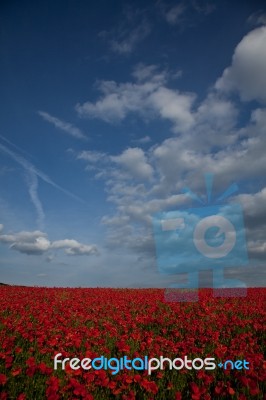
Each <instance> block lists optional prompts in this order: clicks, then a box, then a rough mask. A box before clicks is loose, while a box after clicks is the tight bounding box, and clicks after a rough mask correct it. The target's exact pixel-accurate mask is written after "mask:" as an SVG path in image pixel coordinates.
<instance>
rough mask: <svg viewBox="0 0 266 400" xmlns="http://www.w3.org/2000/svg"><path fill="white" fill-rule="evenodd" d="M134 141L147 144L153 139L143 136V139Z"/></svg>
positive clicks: (134, 140)
mask: <svg viewBox="0 0 266 400" xmlns="http://www.w3.org/2000/svg"><path fill="white" fill-rule="evenodd" d="M132 141H133V142H134V143H139V144H146V143H149V142H151V137H150V136H148V135H146V136H143V137H141V138H139V139H133V140H132Z"/></svg>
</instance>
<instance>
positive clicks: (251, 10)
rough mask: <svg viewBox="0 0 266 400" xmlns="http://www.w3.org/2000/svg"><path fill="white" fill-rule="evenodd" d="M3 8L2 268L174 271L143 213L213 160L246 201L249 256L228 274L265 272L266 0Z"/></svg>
mask: <svg viewBox="0 0 266 400" xmlns="http://www.w3.org/2000/svg"><path fill="white" fill-rule="evenodd" d="M0 8H1V13H0V15H1V16H0V25H1V36H0V55H1V64H0V80H1V83H0V84H1V98H0V101H1V115H0V122H1V132H0V185H1V186H0V187H1V190H0V263H1V267H0V281H2V282H6V283H14V284H23V285H40V286H41V285H47V286H114V287H117V286H127V287H165V286H168V285H169V284H171V283H172V282H173V281H175V280H176V279H177V278H176V276H175V277H173V276H164V275H161V274H160V273H159V272H158V269H157V264H156V248H155V242H154V238H153V231H152V218H153V216H154V214H155V213H157V212H162V211H166V212H167V211H173V210H178V209H185V208H186V207H190V206H191V205H192V204H193V202H192V201H191V200H189V198H188V197H187V196H185V195H184V194H183V193H182V188H183V187H190V188H191V189H192V190H193V191H194V192H196V193H198V194H199V196H204V195H205V182H204V174H205V173H213V174H214V184H213V191H214V194H215V195H217V194H219V193H222V192H223V191H224V190H225V189H226V188H227V187H228V186H229V185H231V184H232V183H234V182H237V184H238V186H239V191H238V193H234V195H233V196H232V197H231V198H230V199H229V202H230V201H232V202H238V203H239V204H240V205H241V207H242V208H243V214H244V222H245V230H246V240H247V248H248V253H249V265H248V266H247V267H245V268H244V267H243V266H241V265H237V266H236V267H235V268H231V269H230V270H228V271H227V276H229V275H230V277H234V278H238V279H240V280H242V281H243V282H245V283H246V284H247V285H248V286H265V260H266V239H265V228H266V208H265V207H266V206H265V204H266V180H265V167H266V158H265V150H266V141H265V137H266V135H265V123H266V108H265V103H266V78H265V67H266V47H265V43H266V7H265V5H264V2H263V1H241V2H240V1H239V2H238V1H236V2H233V3H232V2H229V1H215V2H212V1H199V0H191V1H185V2H175V1H172V2H170V1H169V2H166V1H157V2H154V1H134V2H122V1H117V2H107V1H98V2H87V1H67V2H63V1H57V2H54V1H50V0H48V1H46V2H42V1H26V0H25V1H23V4H22V3H21V2H18V1H10V2H4V3H3V4H1V6H0ZM184 278H185V275H184V274H183V275H182V276H181V277H180V279H181V280H182V279H184ZM200 282H201V285H202V286H210V285H211V273H210V271H209V272H208V271H205V272H203V273H202V272H201V275H200Z"/></svg>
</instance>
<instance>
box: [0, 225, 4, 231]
mask: <svg viewBox="0 0 266 400" xmlns="http://www.w3.org/2000/svg"><path fill="white" fill-rule="evenodd" d="M3 229H4V225H3V224H0V232H2V230H3Z"/></svg>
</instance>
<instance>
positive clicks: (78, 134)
mask: <svg viewBox="0 0 266 400" xmlns="http://www.w3.org/2000/svg"><path fill="white" fill-rule="evenodd" d="M38 114H39V115H40V116H41V117H42V118H43V119H44V120H45V121H47V122H50V123H51V124H53V125H54V126H55V127H56V128H58V129H60V130H61V131H64V132H66V133H68V134H69V135H71V136H73V137H75V138H76V139H87V137H86V136H85V135H84V133H83V132H82V131H81V130H80V129H79V128H77V127H76V126H74V125H72V124H70V123H69V122H66V121H62V120H61V119H59V118H56V117H53V116H52V115H50V114H48V113H47V112H45V111H38Z"/></svg>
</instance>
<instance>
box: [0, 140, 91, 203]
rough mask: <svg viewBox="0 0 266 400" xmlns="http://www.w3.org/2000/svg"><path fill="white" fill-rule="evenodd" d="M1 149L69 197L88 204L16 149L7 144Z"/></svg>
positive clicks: (0, 146) (27, 169) (0, 145)
mask: <svg viewBox="0 0 266 400" xmlns="http://www.w3.org/2000/svg"><path fill="white" fill-rule="evenodd" d="M0 151H2V152H3V153H6V154H8V155H9V156H10V157H11V158H12V159H13V160H15V161H16V162H17V163H18V164H20V165H22V167H23V168H25V170H26V171H27V172H29V173H34V174H36V175H37V176H38V177H39V178H41V179H42V180H43V181H44V182H46V183H48V184H49V185H51V186H53V187H54V188H56V189H58V190H60V191H61V192H62V193H64V194H66V195H67V196H69V197H72V199H75V200H76V201H78V202H79V203H82V204H86V202H85V201H84V200H82V199H81V198H80V197H78V196H76V195H75V194H73V193H71V192H70V191H68V190H66V189H64V188H63V187H62V186H60V185H58V184H57V183H55V182H54V181H53V180H52V179H51V178H49V176H48V175H46V174H45V173H44V172H42V171H40V170H39V169H38V168H36V167H35V166H34V165H33V164H32V163H31V162H29V161H28V160H26V159H25V158H24V157H22V156H20V155H18V154H17V153H15V152H14V151H12V150H10V149H9V148H8V147H6V146H5V145H3V144H0Z"/></svg>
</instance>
